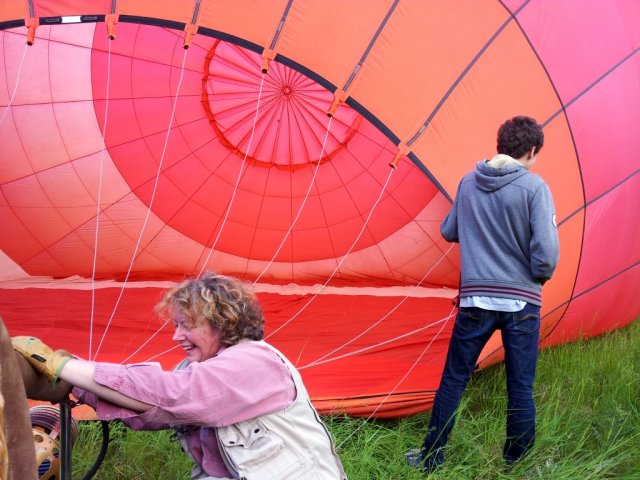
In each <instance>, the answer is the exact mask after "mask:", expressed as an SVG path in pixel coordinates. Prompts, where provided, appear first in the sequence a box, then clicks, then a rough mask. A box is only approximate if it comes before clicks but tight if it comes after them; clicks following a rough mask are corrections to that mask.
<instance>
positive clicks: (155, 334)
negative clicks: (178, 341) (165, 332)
mask: <svg viewBox="0 0 640 480" xmlns="http://www.w3.org/2000/svg"><path fill="white" fill-rule="evenodd" d="M168 323H169V320H166V321H165V322H164V323H163V324H162V325H161V326H160V328H158V329H157V330H156V331H155V333H154V334H153V335H151V336H150V337H149V338H147V340H146V341H145V342H144V343H143V344H142V345H140V346H139V347H138V348H137V349H136V350H135V351H134V352H133V353H132V354H131V355H129V356H128V357H127V358H125V359H124V360H122V361H121V362H120V363H121V364H123V363H127V362H128V361H129V360H130V359H131V358H132V357H133V356H134V355H135V354H137V353H138V352H139V351H140V350H142V349H143V348H144V347H145V346H147V345H148V344H149V342H150V341H151V340H153V339H154V338H155V337H156V336H157V335H158V334H159V333H160V332H161V331H162V329H163V328H164V327H166V326H167V324H168ZM177 347H178V345H175V346H174V348H177ZM171 350H173V348H170V349H169V350H167V352H169V351H171ZM163 353H166V352H163ZM158 355H162V353H160V354H158ZM158 355H156V357H157V356H158ZM154 358H155V357H154Z"/></svg>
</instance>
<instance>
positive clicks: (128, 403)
mask: <svg viewBox="0 0 640 480" xmlns="http://www.w3.org/2000/svg"><path fill="white" fill-rule="evenodd" d="M95 369H96V367H95V365H94V364H93V363H90V362H85V361H84V360H77V359H74V358H72V359H70V360H69V361H68V362H67V363H66V364H65V365H64V367H62V370H61V371H60V374H59V377H60V378H61V379H63V380H66V381H67V382H69V383H71V384H72V385H75V386H77V387H80V388H82V389H83V390H86V391H88V392H91V393H93V394H94V395H96V396H98V397H99V398H102V399H103V400H107V401H108V402H111V403H113V404H116V405H119V406H121V407H125V408H128V409H130V410H135V411H137V412H146V411H147V410H150V409H151V408H153V405H149V404H148V403H144V402H141V401H139V400H136V399H134V398H131V397H128V396H126V395H123V394H122V393H120V392H118V391H116V390H113V389H112V388H109V387H105V386H104V385H100V384H99V383H96V382H95V381H94V380H93V375H94V372H95Z"/></svg>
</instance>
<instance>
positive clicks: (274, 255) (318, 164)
mask: <svg viewBox="0 0 640 480" xmlns="http://www.w3.org/2000/svg"><path fill="white" fill-rule="evenodd" d="M332 120H333V116H330V117H329V123H328V124H327V133H325V135H324V141H323V142H322V150H320V156H319V157H318V162H317V163H316V168H315V169H314V170H313V177H312V178H311V181H310V182H309V187H308V188H307V193H306V194H305V196H304V199H303V200H302V204H301V205H300V208H299V209H298V213H297V214H296V216H295V218H294V219H293V222H291V226H290V227H289V230H287V233H286V234H285V235H284V238H283V239H282V242H280V245H279V246H278V248H277V250H276V253H274V254H273V257H271V260H270V261H269V263H268V264H267V266H266V267H264V270H262V273H260V275H258V277H257V278H256V279H255V280H254V281H253V285H255V284H256V283H258V281H259V280H260V279H261V278H262V276H263V275H264V274H265V273H266V271H267V270H269V267H271V264H273V262H274V260H275V259H276V257H277V256H278V254H279V253H280V250H282V247H283V246H284V242H286V241H287V238H289V235H291V231H292V230H293V227H295V225H296V223H297V222H298V219H299V218H300V214H301V213H302V209H303V208H304V206H305V204H306V203H307V199H308V198H309V194H310V193H311V188H312V187H313V185H314V184H315V183H316V177H317V176H318V170H319V168H320V162H321V160H322V155H324V149H325V147H326V146H327V138H328V137H329V131H330V130H331V121H332Z"/></svg>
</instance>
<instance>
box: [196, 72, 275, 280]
mask: <svg viewBox="0 0 640 480" xmlns="http://www.w3.org/2000/svg"><path fill="white" fill-rule="evenodd" d="M264 76H265V74H264V73H263V74H262V78H261V80H260V90H259V91H258V101H257V102H256V114H255V116H254V117H253V125H252V126H251V136H250V137H249V144H248V145H247V148H246V150H245V153H244V158H243V159H242V162H240V169H239V170H238V178H236V184H235V186H234V187H233V193H232V194H231V200H229V204H228V205H227V209H226V211H225V212H224V217H223V219H222V224H221V225H220V228H219V229H218V234H217V235H216V239H215V240H214V241H213V244H212V245H211V248H210V249H209V253H208V254H207V258H205V260H204V262H203V263H202V268H201V269H200V273H198V276H201V275H202V272H204V269H205V267H206V266H207V264H208V263H209V259H210V258H211V254H212V253H213V251H214V250H215V248H216V245H217V244H218V240H219V239H220V235H221V234H222V230H223V229H224V226H225V225H226V223H227V219H228V218H229V212H230V211H231V206H232V205H233V201H234V200H235V198H236V192H237V191H238V185H240V179H241V178H242V172H243V171H244V166H245V164H246V161H247V157H248V156H249V150H250V149H251V143H252V142H253V136H254V134H255V132H256V123H257V122H258V115H259V113H260V99H261V98H262V86H263V85H264ZM205 248H206V247H205Z"/></svg>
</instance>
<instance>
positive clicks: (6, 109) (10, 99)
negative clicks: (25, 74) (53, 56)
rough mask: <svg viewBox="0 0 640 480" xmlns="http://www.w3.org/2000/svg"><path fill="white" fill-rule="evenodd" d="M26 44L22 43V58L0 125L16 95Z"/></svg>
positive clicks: (25, 53) (0, 118)
mask: <svg viewBox="0 0 640 480" xmlns="http://www.w3.org/2000/svg"><path fill="white" fill-rule="evenodd" d="M28 46H29V45H28V44H27V43H25V44H24V50H23V51H22V58H21V59H20V65H19V66H18V75H17V76H16V84H15V85H14V87H13V92H12V93H11V97H10V98H9V103H8V104H7V106H6V107H5V109H4V111H3V112H2V117H0V125H2V123H3V122H4V119H5V117H6V116H7V113H8V112H9V110H10V109H11V106H12V105H13V99H14V98H15V97H16V92H17V91H18V85H19V84H20V76H21V74H22V64H23V63H24V58H25V57H26V55H27V47H28Z"/></svg>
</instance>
